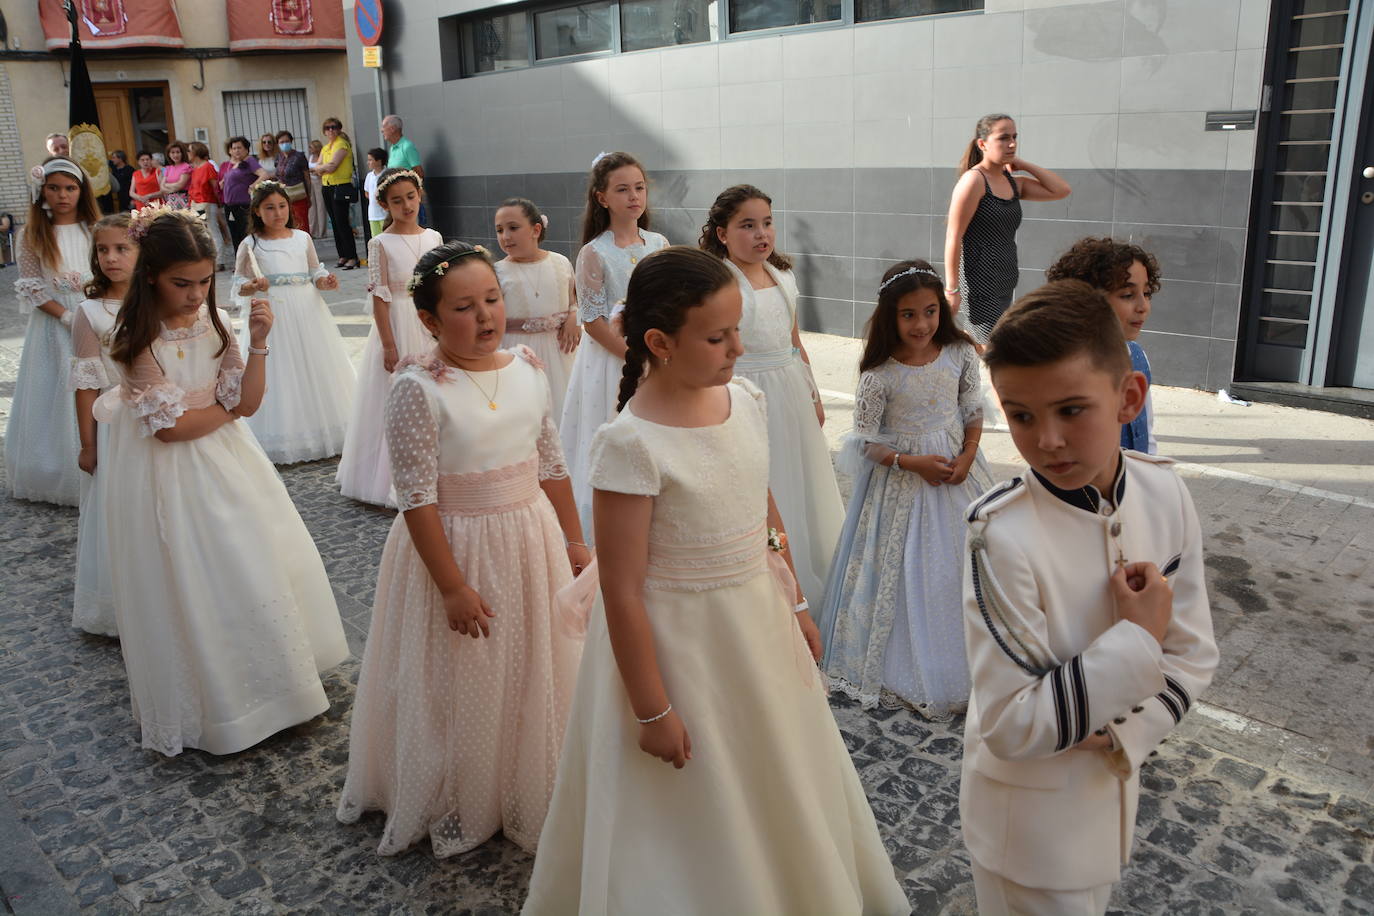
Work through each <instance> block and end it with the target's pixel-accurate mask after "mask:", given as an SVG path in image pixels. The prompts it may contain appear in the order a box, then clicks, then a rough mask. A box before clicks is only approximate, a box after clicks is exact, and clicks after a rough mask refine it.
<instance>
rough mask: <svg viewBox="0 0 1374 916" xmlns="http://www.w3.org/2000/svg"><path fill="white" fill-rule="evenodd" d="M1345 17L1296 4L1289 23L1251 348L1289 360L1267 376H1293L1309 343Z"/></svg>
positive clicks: (1324, 0)
mask: <svg viewBox="0 0 1374 916" xmlns="http://www.w3.org/2000/svg"><path fill="white" fill-rule="evenodd" d="M1349 12H1350V0H1297V2H1295V3H1293V4H1292V15H1291V18H1290V20H1289V22H1288V23H1287V30H1286V31H1287V46H1288V47H1287V57H1286V61H1285V66H1284V67H1283V69H1282V70H1281V72H1280V73H1279V74H1278V76H1279V79H1276V80H1275V83H1276V85H1275V88H1274V95H1275V97H1276V100H1277V102H1278V105H1277V108H1278V119H1277V132H1276V133H1277V135H1276V146H1275V150H1274V152H1273V154H1272V155H1273V158H1272V159H1271V160H1270V161H1271V163H1272V166H1271V169H1270V182H1269V186H1268V187H1267V188H1266V189H1265V192H1266V194H1267V197H1268V200H1267V207H1268V214H1267V220H1268V225H1267V229H1268V232H1267V238H1265V239H1263V240H1262V244H1263V245H1264V249H1263V250H1264V261H1263V265H1262V267H1263V276H1262V277H1261V282H1260V291H1261V292H1260V297H1259V298H1260V302H1259V313H1258V322H1257V323H1258V327H1257V329H1256V339H1255V342H1256V343H1257V344H1258V345H1260V346H1262V347H1263V346H1269V347H1279V348H1287V349H1288V350H1290V354H1289V356H1288V357H1287V358H1283V357H1282V356H1281V355H1274V354H1271V355H1270V357H1269V358H1268V359H1261V360H1260V362H1261V363H1262V364H1267V365H1268V366H1269V367H1270V368H1269V369H1268V374H1282V375H1290V374H1293V373H1295V372H1296V370H1297V366H1298V365H1299V363H1300V361H1301V353H1302V351H1303V349H1304V348H1305V347H1306V345H1307V339H1308V328H1309V325H1310V323H1311V320H1312V317H1313V308H1312V300H1313V286H1314V283H1315V282H1316V275H1317V259H1318V251H1319V248H1320V246H1321V238H1322V215H1323V213H1322V211H1323V201H1324V199H1325V195H1326V184H1327V178H1328V172H1329V170H1330V167H1331V151H1332V142H1331V141H1332V136H1331V135H1332V129H1333V125H1334V122H1335V117H1336V98H1337V93H1338V92H1339V90H1340V80H1341V60H1342V56H1343V55H1344V52H1345V42H1346V26H1347V20H1348V18H1349ZM1280 367H1283V368H1280ZM1257 368H1261V371H1264V369H1263V368H1262V366H1261V367H1257Z"/></svg>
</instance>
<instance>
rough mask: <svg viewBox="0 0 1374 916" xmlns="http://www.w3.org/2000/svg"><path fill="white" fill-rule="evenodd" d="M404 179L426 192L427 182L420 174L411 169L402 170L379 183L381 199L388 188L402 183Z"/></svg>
mask: <svg viewBox="0 0 1374 916" xmlns="http://www.w3.org/2000/svg"><path fill="white" fill-rule="evenodd" d="M402 178H404V179H406V180H408V181H413V182H415V187H417V188H420V189H421V190H424V187H425V181H424V179H423V178H421V177H420V176H419V174H417V173H416V172H413V171H411V170H410V169H400V170H399V171H396V172H392V173H391V174H390V175H387V176H386V177H385V178H383V179H382V180H381V181H378V182H377V196H378V197H379V198H380V197H381V196H382V195H384V194H385V193H386V189H387V188H389V187H391V186H392V185H393V184H395V183H396V182H398V181H400V180H401V179H402Z"/></svg>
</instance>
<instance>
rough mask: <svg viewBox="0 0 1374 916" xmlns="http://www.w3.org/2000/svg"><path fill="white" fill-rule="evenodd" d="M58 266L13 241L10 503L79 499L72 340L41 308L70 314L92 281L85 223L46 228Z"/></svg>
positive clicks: (8, 431)
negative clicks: (16, 342)
mask: <svg viewBox="0 0 1374 916" xmlns="http://www.w3.org/2000/svg"><path fill="white" fill-rule="evenodd" d="M52 231H53V235H55V236H56V238H57V248H58V251H59V253H60V254H61V261H60V262H59V264H58V267H57V269H56V270H54V269H52V268H51V267H49V266H47V265H46V264H44V263H43V262H42V260H41V259H40V258H39V256H38V252H36V251H29V250H28V248H27V246H25V245H24V239H23V234H22V233H20V234H19V235H18V236H17V237H16V244H17V247H18V257H17V259H16V260H18V262H19V279H18V280H16V281H15V282H14V290H15V292H16V293H18V295H19V311H20V313H21V314H22V313H24V312H28V313H29V325H28V330H27V331H25V332H24V349H23V351H22V352H21V353H20V356H19V375H18V377H17V378H16V379H15V382H14V396H13V399H12V400H11V402H10V416H9V424H8V425H7V426H6V427H5V472H6V474H7V475H8V477H9V488H10V495H11V496H13V497H15V498H16V499H32V500H36V501H38V502H45V503H57V504H58V505H61V506H75V505H77V504H78V503H79V502H80V499H81V478H82V477H84V476H86V475H85V474H83V473H82V472H81V469H80V468H78V467H77V466H76V456H77V454H78V453H79V452H80V451H81V447H80V443H79V441H78V439H77V435H76V402H75V400H74V399H73V398H72V394H71V392H70V391H68V390H67V372H68V370H69V369H70V367H71V360H72V335H71V332H70V331H68V330H67V329H66V328H64V327H63V326H62V322H60V321H58V320H57V319H56V318H54V317H52V316H51V315H49V314H48V313H47V312H45V311H43V310H42V309H40V308H39V307H38V306H40V305H42V304H43V303H44V302H48V301H50V300H51V301H55V302H57V304H58V305H61V306H63V307H64V308H67V309H74V308H76V307H77V305H79V304H80V303H81V300H82V299H84V298H85V296H84V294H83V293H82V289H83V288H84V287H85V285H86V283H87V282H88V281H89V280H90V279H91V233H90V230H89V229H88V228H87V227H86V225H85V224H84V223H69V224H67V225H63V226H53V227H52Z"/></svg>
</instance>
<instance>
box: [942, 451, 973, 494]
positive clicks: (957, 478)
mask: <svg viewBox="0 0 1374 916" xmlns="http://www.w3.org/2000/svg"><path fill="white" fill-rule="evenodd" d="M971 467H973V452H960V453H959V454H958V455H957V456H956V457H955V459H954V463H953V464H951V465H950V475H949V477H948V478H947V479H946V480H945V483H947V484H950V485H951V486H955V485H958V484H961V483H963V482H964V481H965V480H967V479H968V472H969V468H971Z"/></svg>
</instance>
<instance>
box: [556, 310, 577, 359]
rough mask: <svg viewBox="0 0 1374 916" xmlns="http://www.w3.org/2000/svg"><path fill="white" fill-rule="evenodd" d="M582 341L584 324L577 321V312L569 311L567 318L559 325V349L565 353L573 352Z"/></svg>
mask: <svg viewBox="0 0 1374 916" xmlns="http://www.w3.org/2000/svg"><path fill="white" fill-rule="evenodd" d="M581 341H582V325H581V324H579V323H578V321H577V314H576V313H575V312H569V313H568V316H567V318H565V319H564V320H563V323H562V324H560V325H559V326H558V349H560V350H562V351H563V352H564V353H571V352H572V351H574V350H576V349H577V345H578V344H579V343H581Z"/></svg>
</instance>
